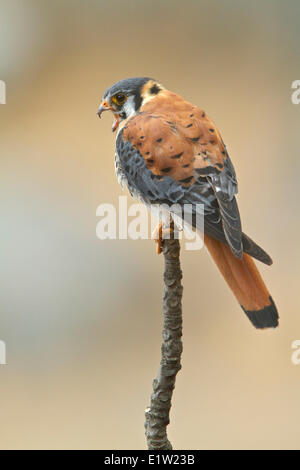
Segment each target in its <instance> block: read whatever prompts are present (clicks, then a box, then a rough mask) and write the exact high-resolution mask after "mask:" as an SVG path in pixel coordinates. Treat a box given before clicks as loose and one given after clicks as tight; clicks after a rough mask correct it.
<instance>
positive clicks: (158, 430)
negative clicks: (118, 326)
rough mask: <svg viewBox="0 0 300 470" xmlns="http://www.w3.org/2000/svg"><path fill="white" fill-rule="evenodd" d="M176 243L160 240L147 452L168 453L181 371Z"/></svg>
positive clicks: (147, 418)
mask: <svg viewBox="0 0 300 470" xmlns="http://www.w3.org/2000/svg"><path fill="white" fill-rule="evenodd" d="M179 254H180V244H179V240H177V239H170V240H168V239H166V240H164V241H163V255H164V263H165V268H164V293H163V315H164V326H163V333H162V338H163V342H162V347H161V362H160V367H159V371H158V374H157V377H156V379H155V380H154V381H153V392H152V395H151V402H150V407H149V408H147V409H146V411H145V416H146V422H145V429H146V438H147V445H148V449H149V450H150V449H151V450H155V449H156V450H169V449H172V445H171V443H170V441H169V440H168V437H167V425H168V424H169V422H170V409H171V404H172V395H173V390H174V388H175V380H176V375H177V373H178V371H179V370H180V369H181V363H180V359H181V353H182V341H181V336H182V307H181V299H182V290H183V288H182V285H181V278H182V272H181V268H180V257H179Z"/></svg>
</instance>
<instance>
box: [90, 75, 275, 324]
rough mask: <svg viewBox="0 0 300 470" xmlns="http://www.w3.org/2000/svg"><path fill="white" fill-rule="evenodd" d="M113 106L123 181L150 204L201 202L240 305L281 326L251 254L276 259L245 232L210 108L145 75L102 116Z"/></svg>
mask: <svg viewBox="0 0 300 470" xmlns="http://www.w3.org/2000/svg"><path fill="white" fill-rule="evenodd" d="M107 110H111V111H112V112H113V114H114V118H115V119H114V123H113V131H116V130H118V132H117V137H116V153H115V166H116V173H117V176H118V179H119V181H120V182H121V183H122V184H123V183H126V185H127V187H128V189H129V191H130V193H131V195H133V196H135V197H138V198H139V199H140V200H141V201H142V202H143V203H145V204H146V205H147V206H148V207H151V206H152V205H158V204H167V205H168V206H169V207H171V206H172V205H174V204H177V205H178V204H179V205H180V206H182V207H183V206H184V205H185V204H191V205H192V207H193V208H194V207H195V208H196V204H203V205H204V242H205V245H206V247H207V249H208V251H209V253H210V255H211V257H212V258H213V260H214V261H215V263H216V265H217V267H218V268H219V270H220V272H221V274H222V275H223V276H224V278H225V280H226V282H227V283H228V285H229V287H230V289H231V290H232V292H233V294H234V295H235V297H236V298H237V300H238V302H239V304H240V305H241V307H242V309H243V310H244V312H245V313H246V315H247V316H248V318H249V319H250V321H251V322H252V323H253V325H254V326H255V327H256V328H267V327H273V328H275V327H276V326H278V313H277V309H276V306H275V304H274V302H273V300H272V297H271V296H270V293H269V291H268V290H267V288H266V286H265V284H264V281H263V279H262V277H261V275H260V273H259V271H258V269H257V267H256V265H255V263H254V261H253V259H252V258H255V259H257V260H259V261H261V262H263V263H265V264H268V265H271V264H272V260H271V258H270V256H269V255H268V254H267V253H266V252H265V251H264V250H263V249H262V248H260V247H259V246H258V245H257V244H256V243H255V242H254V241H253V240H251V238H249V237H248V236H247V235H245V234H244V233H243V232H242V228H241V220H240V214H239V209H238V206H237V201H236V197H235V195H236V194H237V191H238V190H237V180H236V174H235V170H234V167H233V165H232V163H231V160H230V158H229V155H228V152H227V150H226V147H225V145H224V142H223V140H222V137H221V135H220V133H219V131H218V130H217V128H216V126H215V125H214V123H213V122H212V120H211V119H210V118H209V117H208V115H207V114H206V112H205V111H203V110H202V109H200V108H198V107H197V106H195V105H193V104H191V103H189V102H187V101H185V100H184V99H183V98H182V97H181V96H179V95H177V94H176V93H173V92H171V91H169V90H167V89H166V88H164V87H163V85H161V84H160V83H159V82H157V81H156V80H154V79H151V78H146V77H142V78H129V79H125V80H121V81H119V82H117V83H116V84H114V85H113V86H111V87H110V88H108V89H107V90H106V91H105V93H104V95H103V98H102V102H101V105H100V107H99V110H98V115H99V117H101V114H102V113H103V111H107ZM194 212H196V209H195V211H194ZM194 215H195V214H194ZM196 224H197V218H196V217H193V218H192V225H194V228H195V229H197V225H196Z"/></svg>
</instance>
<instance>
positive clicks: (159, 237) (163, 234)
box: [152, 223, 174, 255]
mask: <svg viewBox="0 0 300 470" xmlns="http://www.w3.org/2000/svg"><path fill="white" fill-rule="evenodd" d="M173 235H174V226H171V227H167V228H163V226H162V224H161V223H160V224H158V225H157V226H156V227H155V229H154V230H153V232H152V238H153V240H154V241H155V243H157V248H156V251H157V254H158V255H160V253H161V252H162V246H163V241H164V239H168V240H169V239H170V238H172V237H173Z"/></svg>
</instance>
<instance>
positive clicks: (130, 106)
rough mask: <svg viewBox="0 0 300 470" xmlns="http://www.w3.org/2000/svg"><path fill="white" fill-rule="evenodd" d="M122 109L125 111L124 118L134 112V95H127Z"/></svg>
mask: <svg viewBox="0 0 300 470" xmlns="http://www.w3.org/2000/svg"><path fill="white" fill-rule="evenodd" d="M123 111H124V112H125V113H126V118H129V117H130V116H132V115H133V114H134V113H135V106H134V96H129V98H128V99H127V101H126V103H125V104H124V106H123Z"/></svg>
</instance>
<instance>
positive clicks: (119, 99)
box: [112, 93, 127, 106]
mask: <svg viewBox="0 0 300 470" xmlns="http://www.w3.org/2000/svg"><path fill="white" fill-rule="evenodd" d="M126 100H127V96H126V95H125V94H124V93H117V94H116V95H115V96H113V97H112V101H113V102H114V103H115V104H116V105H118V106H121V105H122V104H124V103H125V101H126Z"/></svg>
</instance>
